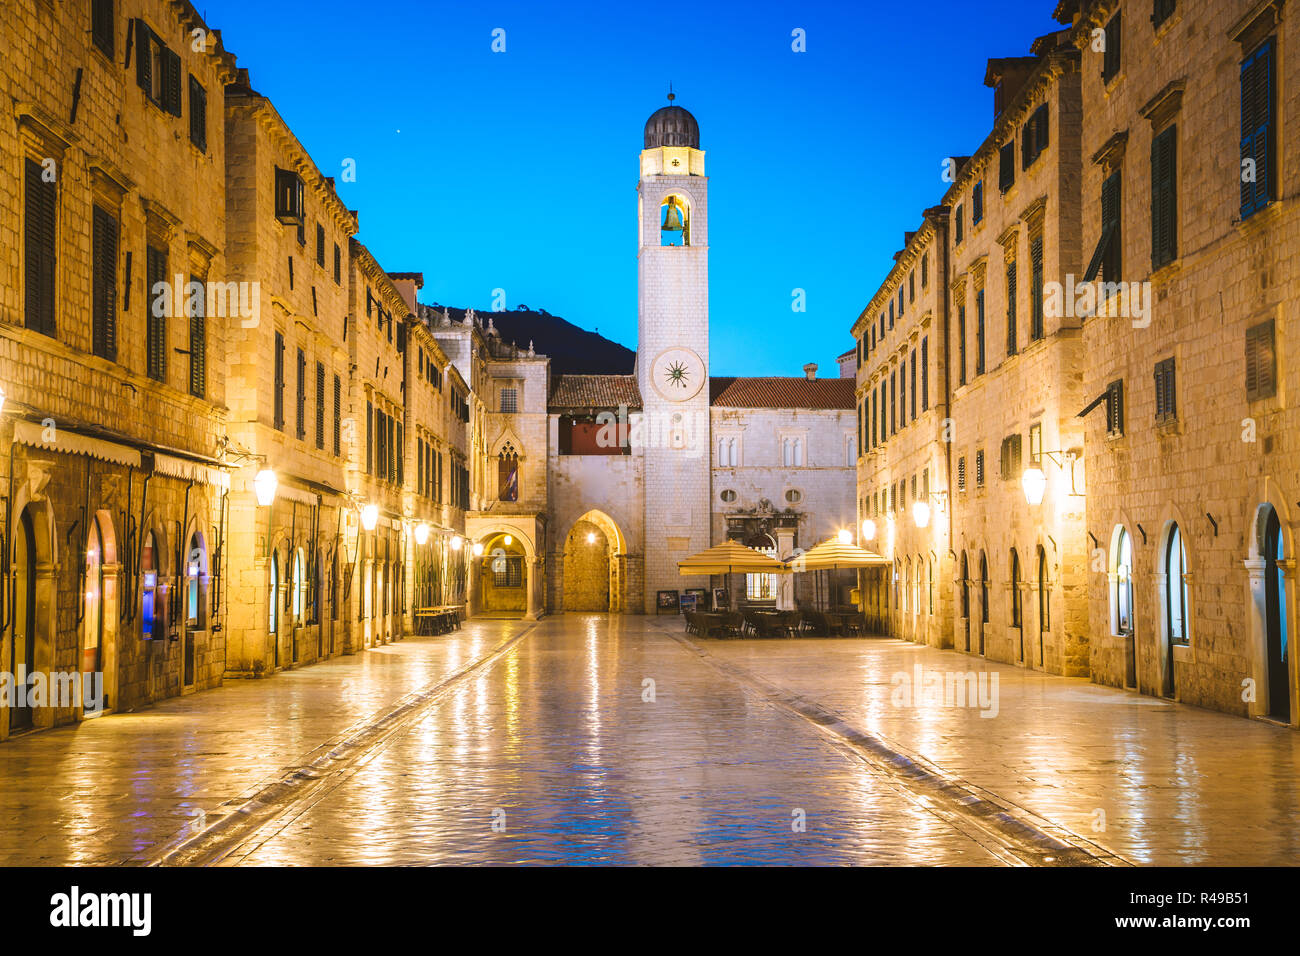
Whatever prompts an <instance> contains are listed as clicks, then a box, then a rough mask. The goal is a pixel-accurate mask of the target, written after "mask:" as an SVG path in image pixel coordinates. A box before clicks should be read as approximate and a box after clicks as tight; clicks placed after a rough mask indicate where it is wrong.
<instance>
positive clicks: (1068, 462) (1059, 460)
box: [1020, 451, 1079, 507]
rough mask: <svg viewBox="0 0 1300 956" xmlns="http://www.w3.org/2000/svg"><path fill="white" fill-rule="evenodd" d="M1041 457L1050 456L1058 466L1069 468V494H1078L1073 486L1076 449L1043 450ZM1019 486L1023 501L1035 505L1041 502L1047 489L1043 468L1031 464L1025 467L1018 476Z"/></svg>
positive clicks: (1077, 455)
mask: <svg viewBox="0 0 1300 956" xmlns="http://www.w3.org/2000/svg"><path fill="white" fill-rule="evenodd" d="M1041 454H1042V457H1044V458H1050V459H1051V460H1052V461H1053V462H1054V463H1055V464H1056V466H1057V467H1058V468H1060V469H1062V470H1064V469H1066V468H1069V469H1070V494H1072V495H1075V494H1078V492H1077V491H1075V487H1074V463H1075V462H1076V461H1077V460H1078V459H1079V454H1078V452H1077V451H1045V452H1042V453H1041ZM1020 486H1021V488H1023V489H1024V492H1025V501H1027V502H1029V504H1030V505H1032V506H1034V507H1037V506H1038V505H1041V504H1042V503H1043V495H1044V494H1045V493H1046V491H1047V476H1046V475H1045V474H1043V469H1042V468H1039V467H1038V466H1037V465H1031V466H1029V467H1028V468H1026V469H1025V472H1024V474H1023V475H1021V476H1020Z"/></svg>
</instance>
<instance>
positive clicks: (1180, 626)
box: [1165, 524, 1192, 644]
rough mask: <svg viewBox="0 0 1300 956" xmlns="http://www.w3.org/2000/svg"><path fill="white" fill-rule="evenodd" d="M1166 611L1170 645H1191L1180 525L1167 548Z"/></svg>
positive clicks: (1170, 535)
mask: <svg viewBox="0 0 1300 956" xmlns="http://www.w3.org/2000/svg"><path fill="white" fill-rule="evenodd" d="M1165 611H1166V620H1167V621H1168V622H1169V633H1168V634H1167V635H1166V637H1167V638H1168V639H1169V643H1170V644H1190V643H1191V640H1192V633H1191V624H1192V622H1191V621H1190V620H1189V619H1188V617H1187V549H1186V548H1185V547H1184V546H1183V533H1182V531H1180V530H1179V528H1178V525H1176V524H1175V525H1174V526H1173V527H1172V528H1171V529H1170V531H1169V544H1168V545H1167V546H1166V547H1165Z"/></svg>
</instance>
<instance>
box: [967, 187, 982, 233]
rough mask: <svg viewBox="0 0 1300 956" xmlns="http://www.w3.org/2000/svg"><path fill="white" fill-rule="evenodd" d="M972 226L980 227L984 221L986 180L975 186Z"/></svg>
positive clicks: (971, 210)
mask: <svg viewBox="0 0 1300 956" xmlns="http://www.w3.org/2000/svg"><path fill="white" fill-rule="evenodd" d="M970 207H971V208H970V215H971V225H973V226H978V225H979V224H980V223H981V222H982V221H983V219H984V180H982V179H981V180H980V181H979V182H977V183H976V184H975V188H974V189H973V190H972V191H971V199H970Z"/></svg>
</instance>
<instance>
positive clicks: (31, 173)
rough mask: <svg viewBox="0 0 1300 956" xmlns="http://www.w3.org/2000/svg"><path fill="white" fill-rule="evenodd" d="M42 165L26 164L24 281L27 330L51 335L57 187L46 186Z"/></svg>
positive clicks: (52, 324) (52, 332) (30, 161)
mask: <svg viewBox="0 0 1300 956" xmlns="http://www.w3.org/2000/svg"><path fill="white" fill-rule="evenodd" d="M41 173H42V167H41V164H40V163H38V162H36V161H35V160H31V159H29V160H27V172H26V176H25V179H26V189H27V197H26V202H25V209H24V211H25V215H26V223H25V235H24V243H23V245H24V251H25V254H26V261H25V263H24V278H25V281H26V288H25V290H24V291H25V296H26V312H27V319H26V321H27V327H28V328H29V329H33V330H35V331H37V332H40V333H42V334H44V335H50V336H52V335H54V277H55V261H56V260H55V251H54V250H55V246H54V238H55V229H56V222H57V219H58V186H57V185H56V184H55V183H52V182H49V183H47V182H45V181H44V179H43V178H42V176H41Z"/></svg>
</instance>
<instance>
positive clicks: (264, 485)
mask: <svg viewBox="0 0 1300 956" xmlns="http://www.w3.org/2000/svg"><path fill="white" fill-rule="evenodd" d="M279 487H280V479H279V478H277V477H275V472H273V471H272V470H271V469H270V468H263V469H262V470H261V471H259V472H258V473H257V477H255V478H254V479H253V493H254V494H255V495H257V503H258V504H259V505H261V506H262V507H263V508H266V507H269V506H270V505H271V504H272V503H273V502H274V501H275V492H276V489H277V488H279Z"/></svg>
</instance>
